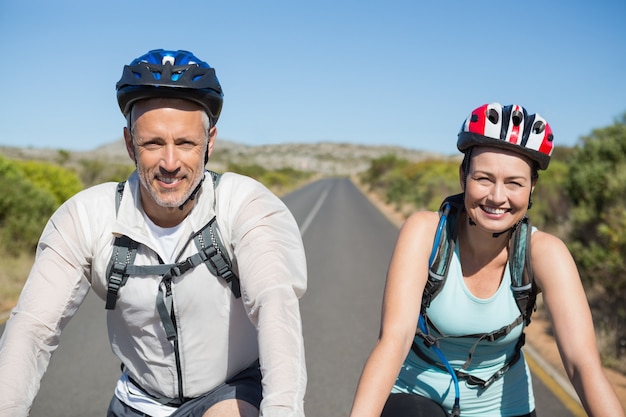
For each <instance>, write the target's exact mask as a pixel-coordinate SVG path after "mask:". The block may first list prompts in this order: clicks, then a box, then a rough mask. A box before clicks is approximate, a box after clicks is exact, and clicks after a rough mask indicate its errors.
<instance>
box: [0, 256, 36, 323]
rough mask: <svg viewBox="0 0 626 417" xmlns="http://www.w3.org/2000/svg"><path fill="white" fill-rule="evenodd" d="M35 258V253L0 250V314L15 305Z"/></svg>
mask: <svg viewBox="0 0 626 417" xmlns="http://www.w3.org/2000/svg"><path fill="white" fill-rule="evenodd" d="M34 259H35V256H34V254H21V255H17V256H14V255H8V254H7V253H4V252H0V316H1V315H2V313H4V312H7V311H9V310H10V309H11V308H13V306H15V303H16V302H17V299H18V297H19V295H20V292H21V291H22V287H23V286H24V282H25V281H26V278H27V277H28V273H29V271H30V268H31V266H32V264H33V260H34Z"/></svg>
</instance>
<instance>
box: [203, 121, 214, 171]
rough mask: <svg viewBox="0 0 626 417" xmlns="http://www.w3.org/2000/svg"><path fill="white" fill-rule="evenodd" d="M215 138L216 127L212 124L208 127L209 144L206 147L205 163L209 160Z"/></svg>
mask: <svg viewBox="0 0 626 417" xmlns="http://www.w3.org/2000/svg"><path fill="white" fill-rule="evenodd" d="M215 138H217V128H216V127H215V126H213V127H212V128H210V129H209V144H208V146H207V147H206V158H205V163H206V162H208V161H209V158H210V157H211V154H212V153H213V145H215Z"/></svg>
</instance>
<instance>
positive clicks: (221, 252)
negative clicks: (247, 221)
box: [105, 171, 241, 333]
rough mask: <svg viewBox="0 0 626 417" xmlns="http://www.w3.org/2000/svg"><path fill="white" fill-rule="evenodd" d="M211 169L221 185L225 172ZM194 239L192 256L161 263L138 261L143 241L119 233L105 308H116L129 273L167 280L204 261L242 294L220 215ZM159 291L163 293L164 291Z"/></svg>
mask: <svg viewBox="0 0 626 417" xmlns="http://www.w3.org/2000/svg"><path fill="white" fill-rule="evenodd" d="M209 173H210V174H211V177H212V178H213V185H214V187H217V184H218V182H219V179H220V176H221V175H220V174H218V173H216V172H213V171H209ZM124 186H125V181H124V182H120V183H119V184H118V185H117V190H116V198H115V210H116V213H117V212H118V211H119V206H120V201H121V199H122V195H123V193H124ZM214 190H215V188H214ZM193 240H194V242H195V244H196V247H197V248H198V253H196V254H195V255H192V256H190V257H188V258H187V259H185V260H184V261H182V262H177V263H174V264H159V265H135V263H134V262H135V256H136V255H137V248H138V246H139V244H138V243H137V242H135V241H134V240H133V239H131V238H129V237H128V236H124V235H122V236H118V237H116V238H115V241H114V242H113V253H112V254H111V259H110V260H109V265H108V267H107V272H106V273H107V276H108V283H107V300H106V306H105V309H107V310H113V309H114V308H115V304H116V302H117V296H118V293H119V290H120V288H121V287H122V286H124V284H126V281H127V280H128V277H129V276H131V275H132V276H145V275H162V276H163V277H164V281H167V282H169V280H171V278H172V277H175V276H180V275H182V274H184V273H186V272H187V271H189V270H190V269H193V268H195V267H196V266H198V265H200V264H203V263H204V264H205V265H206V266H207V268H208V269H209V271H210V272H211V273H212V274H213V275H215V276H217V277H220V278H222V279H224V281H226V283H227V284H228V286H229V287H230V289H231V291H232V293H233V295H234V296H235V298H240V297H241V287H240V283H239V277H238V276H237V275H236V274H235V273H234V272H233V270H232V262H231V260H230V257H229V255H228V251H226V249H225V247H224V244H223V243H222V240H221V238H220V235H219V230H218V226H217V218H216V217H215V216H213V218H212V219H211V220H210V221H209V222H208V223H207V224H206V226H204V227H203V228H202V229H201V230H200V231H199V232H197V233H196V234H195V235H194V236H193ZM159 294H161V292H160V293H159ZM167 300H168V297H167V294H165V296H164V299H163V303H160V304H165V305H167V302H166V301H167ZM159 313H160V314H161V315H162V316H165V314H163V313H165V310H164V311H163V313H162V312H161V310H159ZM166 327H167V326H166ZM168 333H169V332H168Z"/></svg>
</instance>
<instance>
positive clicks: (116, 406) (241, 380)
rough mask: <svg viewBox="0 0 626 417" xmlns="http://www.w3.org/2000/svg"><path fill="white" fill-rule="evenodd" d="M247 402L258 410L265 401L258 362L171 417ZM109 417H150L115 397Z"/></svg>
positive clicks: (195, 415)
mask: <svg viewBox="0 0 626 417" xmlns="http://www.w3.org/2000/svg"><path fill="white" fill-rule="evenodd" d="M232 399H237V400H241V401H245V402H247V403H249V404H251V405H253V406H255V407H256V408H257V409H260V408H261V400H262V399H263V394H262V388H261V370H260V368H259V363H258V361H257V362H256V363H255V364H254V365H252V366H251V367H249V368H247V369H245V370H244V371H242V372H240V373H239V374H237V375H235V376H234V377H233V378H231V379H229V380H228V381H226V382H225V383H223V384H221V385H218V386H217V387H216V388H214V389H213V390H211V391H209V392H208V393H206V394H204V395H202V396H200V397H197V398H194V399H191V400H189V401H186V402H185V403H183V404H182V405H181V406H180V407H178V409H177V410H176V411H175V412H174V413H172V415H171V416H170V417H201V416H202V415H203V414H204V413H205V412H206V411H207V410H208V409H209V408H211V407H213V406H214V405H215V404H217V403H219V402H222V401H224V400H232ZM107 417H150V416H149V415H147V414H144V413H142V412H141V411H137V410H135V409H134V408H132V407H130V406H128V405H126V404H125V403H123V402H122V401H120V400H119V399H118V398H117V397H116V396H115V395H114V396H113V399H111V403H110V404H109V411H108V412H107Z"/></svg>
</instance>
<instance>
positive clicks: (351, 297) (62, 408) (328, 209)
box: [0, 178, 584, 417]
mask: <svg viewBox="0 0 626 417" xmlns="http://www.w3.org/2000/svg"><path fill="white" fill-rule="evenodd" d="M284 201H285V203H286V204H287V205H288V206H289V208H290V209H291V211H292V212H293V214H294V217H295V218H296V220H297V222H298V224H299V226H300V231H301V233H302V236H303V240H304V245H305V250H306V254H307V264H308V272H309V288H308V291H307V293H306V295H305V297H304V298H303V300H302V302H301V311H302V320H303V329H304V330H303V331H304V337H305V348H306V355H307V367H308V373H309V384H308V389H307V395H306V402H305V411H306V414H307V416H308V417H330V416H333V417H340V416H347V415H348V414H349V411H350V406H351V403H352V399H353V396H354V390H355V387H356V384H357V381H358V378H359V375H360V373H361V369H362V367H363V364H364V362H365V360H366V358H367V356H368V354H369V352H370V350H371V348H372V347H373V345H374V343H375V341H376V337H377V334H378V326H379V321H380V304H381V298H382V291H383V286H384V280H385V273H386V269H387V265H388V263H389V259H390V257H391V252H392V250H393V245H394V242H395V239H396V237H397V234H398V230H397V228H396V227H395V226H394V225H392V224H391V223H390V222H389V221H388V220H387V219H386V218H385V217H384V216H383V215H381V214H380V212H379V211H378V209H376V208H375V207H374V206H373V205H372V204H370V203H369V201H368V200H367V199H366V198H365V197H364V196H363V195H362V194H361V192H360V191H359V190H358V189H357V188H356V187H355V186H354V185H353V184H352V183H351V182H350V181H349V180H348V179H342V178H338V179H322V180H319V181H317V182H314V183H312V184H309V185H307V186H306V187H304V188H302V189H300V190H297V191H295V192H293V193H291V194H289V195H287V196H285V197H284ZM2 330H4V326H2V327H0V331H2ZM118 376H119V361H117V360H116V358H115V357H114V356H113V354H112V353H111V351H110V348H109V345H108V341H107V336H106V329H105V312H104V302H103V301H102V300H100V299H98V298H97V297H96V296H95V295H93V294H91V293H90V294H89V296H88V297H87V299H86V300H85V302H84V304H83V306H81V308H80V310H79V311H78V313H77V315H76V316H75V317H74V319H73V320H72V321H71V322H70V324H69V325H68V326H67V328H66V330H65V332H64V333H63V336H62V338H61V345H60V347H59V349H58V350H57V352H56V353H55V354H54V356H53V358H52V361H51V364H50V367H49V369H48V372H47V373H46V375H45V376H44V378H43V381H42V386H41V390H40V393H39V395H38V396H37V398H36V400H35V403H34V404H33V408H32V412H31V416H32V417H101V416H104V415H105V414H106V409H107V406H108V402H109V400H110V398H111V395H112V392H113V387H114V385H115V381H116V380H117V378H118ZM534 380H535V391H536V392H535V396H536V397H537V410H538V413H539V415H541V416H551V417H560V416H563V417H566V416H567V417H569V416H575V415H581V414H574V413H572V412H571V411H570V410H568V409H567V408H566V406H564V405H563V402H562V401H561V400H559V398H558V397H557V396H555V395H554V394H553V392H552V390H551V389H548V388H547V387H546V385H544V383H543V382H542V379H541V378H539V377H536V378H534ZM548 386H550V382H548ZM583 415H584V414H583Z"/></svg>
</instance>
